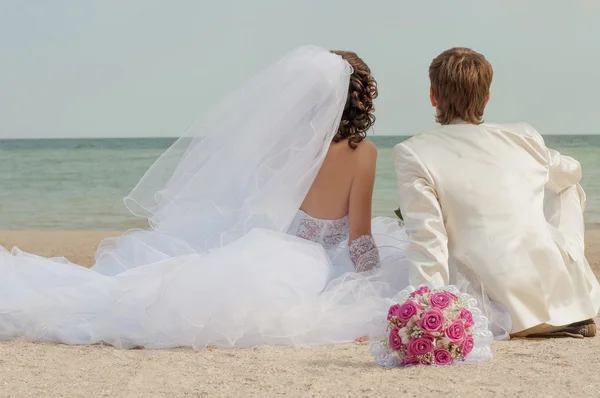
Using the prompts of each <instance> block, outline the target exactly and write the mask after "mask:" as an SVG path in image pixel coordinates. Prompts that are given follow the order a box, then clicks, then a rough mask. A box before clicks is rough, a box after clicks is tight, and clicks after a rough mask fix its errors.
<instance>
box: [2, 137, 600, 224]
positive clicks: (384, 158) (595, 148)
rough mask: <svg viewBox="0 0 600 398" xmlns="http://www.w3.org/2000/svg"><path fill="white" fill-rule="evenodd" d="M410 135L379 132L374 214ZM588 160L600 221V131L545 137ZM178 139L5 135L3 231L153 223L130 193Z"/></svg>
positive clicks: (386, 201)
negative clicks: (399, 147) (133, 204)
mask: <svg viewBox="0 0 600 398" xmlns="http://www.w3.org/2000/svg"><path fill="white" fill-rule="evenodd" d="M407 138H408V137H397V136H374V137H370V139H371V140H372V141H373V142H374V143H375V144H376V145H377V147H378V148H379V158H378V164H377V177H376V182H375V192H374V200H373V214H374V215H387V216H391V217H394V213H393V210H394V209H395V208H397V207H398V206H397V200H396V195H397V193H396V183H395V177H394V169H393V165H392V161H391V155H392V149H393V147H394V145H396V144H397V143H399V142H401V141H404V140H405V139H407ZM545 140H546V144H547V145H548V146H549V147H550V148H554V149H556V150H558V151H560V152H561V153H563V154H565V155H570V156H573V157H575V158H576V159H577V160H579V161H580V162H581V164H582V165H583V170H584V175H583V181H582V185H583V188H584V189H585V191H586V193H587V197H588V201H587V208H586V211H585V220H586V223H587V224H600V135H586V136H576V135H569V136H546V137H545ZM173 142H174V139H172V138H144V139H137V138H136V139H129V138H122V139H121V138H119V139H45V140H0V230H124V229H128V228H134V227H142V228H143V227H146V226H147V221H146V220H143V219H140V218H137V217H135V216H133V215H132V214H130V213H129V212H128V210H127V209H126V208H125V206H124V205H123V201H122V198H123V197H124V196H126V195H127V194H128V193H129V192H130V190H131V189H132V188H133V187H134V186H135V184H136V183H137V181H138V180H139V179H140V177H142V175H143V174H144V172H145V171H146V170H147V169H148V167H149V166H150V165H151V164H152V163H153V162H154V161H155V160H156V159H157V158H158V157H159V156H160V155H161V153H162V152H163V151H164V150H165V149H166V148H168V147H169V146H170V145H171V144H172V143H173Z"/></svg>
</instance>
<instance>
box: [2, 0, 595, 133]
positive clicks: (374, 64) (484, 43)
mask: <svg viewBox="0 0 600 398" xmlns="http://www.w3.org/2000/svg"><path fill="white" fill-rule="evenodd" d="M598 21H600V1H596V0H569V1H563V0H544V1H542V0H503V1H493V2H492V1H482V0H470V1H469V0H453V1H447V0H428V1H414V0H412V1H407V0H368V1H367V0H296V1H290V0H252V1H245V0H237V1H228V0H220V1H215V0H213V1H203V0H173V1H167V0H162V1H158V0H127V1H123V0H103V1H91V0H88V1H81V0H53V1H45V0H28V1H22V0H2V1H1V2H0V138H55V137H80V138H92V137H94V138H96V137H147V136H150V137H157V136H178V135H180V134H182V133H183V132H184V131H185V130H186V128H187V127H188V126H189V125H190V124H191V123H192V122H193V121H194V120H195V119H196V118H197V117H199V116H200V115H201V114H202V113H203V112H206V111H207V110H208V109H210V107H212V106H214V104H215V101H218V100H219V99H221V98H224V97H225V96H226V95H227V93H229V92H231V91H232V90H233V89H234V88H235V87H236V86H238V85H240V84H241V83H242V82H244V81H245V80H246V79H248V78H249V77H251V76H252V75H253V74H255V73H256V72H257V71H259V70H260V69H261V68H263V67H266V66H267V65H268V64H270V63H271V62H273V61H275V60H276V59H277V58H279V57H280V56H282V55H284V54H285V53H286V52H288V51H289V50H291V49H293V48H294V47H296V46H299V45H303V44H314V45H319V46H322V47H325V48H330V49H345V50H352V51H355V52H357V53H358V54H359V55H360V56H361V57H362V58H363V59H364V60H365V61H366V62H367V63H368V64H369V66H370V67H371V69H372V71H373V74H374V76H375V78H376V79H377V80H378V83H379V91H380V96H379V98H378V99H377V102H376V115H377V123H376V125H375V134H380V135H384V134H389V135H412V134H415V133H418V132H419V131H422V130H424V129H427V128H429V127H431V126H433V125H434V120H433V114H434V111H433V108H431V106H430V104H429V97H428V95H429V81H428V76H427V69H428V66H429V63H430V62H431V60H432V59H433V58H434V57H435V56H436V55H438V54H439V53H440V52H442V51H443V50H445V49H447V48H450V47H454V46H464V47H471V48H473V49H475V50H477V51H479V52H481V53H483V54H484V55H485V56H486V57H487V58H488V60H489V61H490V62H491V63H492V65H493V67H494V81H493V83H492V97H491V101H490V103H489V105H488V108H487V111H486V114H485V119H486V120H487V121H494V122H512V121H527V122H529V123H530V124H532V125H534V126H535V127H536V128H537V129H538V130H539V131H540V132H541V133H542V134H600V126H599V125H598V122H597V120H598V116H597V114H598V105H599V100H598V95H599V93H600V67H598V65H600V47H598V44H597V43H598V40H599V38H600V24H598Z"/></svg>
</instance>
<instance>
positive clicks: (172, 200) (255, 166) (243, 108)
mask: <svg viewBox="0 0 600 398" xmlns="http://www.w3.org/2000/svg"><path fill="white" fill-rule="evenodd" d="M351 73H352V68H351V67H350V66H349V65H348V63H346V62H345V61H344V60H343V59H342V58H341V57H339V56H337V55H334V54H332V53H330V52H329V51H327V50H324V49H321V48H318V47H301V48H299V49H297V50H295V51H293V52H291V53H290V54H288V55H287V56H286V57H284V58H283V59H281V60H280V61H278V62H277V63H275V64H274V65H273V66H271V67H269V68H268V69H267V70H265V71H263V72H262V73H261V74H259V75H258V76H257V77H255V78H254V79H253V80H251V81H250V83H248V84H247V85H245V86H244V87H242V88H241V89H240V90H238V91H237V92H236V93H234V94H233V95H231V96H230V97H228V98H227V99H226V100H225V101H224V102H223V103H222V104H221V105H220V106H219V107H217V108H216V110H214V111H213V113H212V114H211V115H209V116H208V117H205V119H204V120H203V122H202V123H196V124H195V125H193V126H192V127H191V128H190V130H188V132H187V133H186V135H185V136H183V137H182V138H180V139H179V140H178V141H177V142H176V143H175V144H174V145H173V146H172V147H171V148H169V150H167V151H166V152H165V154H163V155H162V156H161V157H160V158H159V159H158V160H157V162H156V163H155V164H154V165H153V166H152V167H151V168H150V170H149V171H148V172H147V173H146V175H145V176H144V177H143V178H142V180H141V181H140V183H139V184H138V185H137V186H136V187H135V189H134V190H133V191H132V193H131V194H130V195H129V196H128V197H127V198H125V204H126V206H127V207H128V208H129V209H130V210H131V211H132V212H133V213H134V214H137V215H139V216H142V217H146V218H148V220H149V224H150V226H151V229H149V230H131V231H128V232H127V233H125V234H124V235H123V236H121V237H118V238H112V239H107V240H105V241H104V242H102V244H101V245H100V247H99V248H98V251H97V254H96V263H95V265H94V266H93V267H92V268H91V269H87V268H84V267H81V266H78V265H75V264H72V263H69V262H68V261H67V260H65V259H64V258H53V259H47V258H42V257H38V256H35V255H32V254H28V253H24V252H22V251H20V250H18V249H13V250H12V251H11V252H8V251H6V250H4V249H2V248H1V247H0V339H4V340H7V339H12V338H15V337H18V336H25V337H26V338H28V339H31V340H36V341H46V342H58V343H65V344H94V343H100V342H104V343H107V344H111V345H113V346H115V347H119V348H132V347H146V348H169V347H179V346H191V347H194V348H197V349H201V348H204V347H206V346H248V345H258V344H285V345H318V344H331V343H341V342H348V341H352V340H354V339H356V338H357V337H360V336H363V335H370V336H382V335H383V334H385V316H386V314H387V310H388V308H389V306H390V304H391V303H392V299H393V297H394V296H396V295H397V294H398V293H399V291H400V290H402V289H404V288H405V287H406V285H407V281H408V269H407V266H406V263H405V261H404V251H405V247H406V240H407V239H406V235H405V233H404V230H403V229H402V228H401V227H400V226H399V225H398V220H396V219H392V218H376V219H374V220H373V223H372V230H373V237H374V241H375V243H376V244H377V246H378V248H377V249H374V248H373V245H372V240H369V239H366V238H365V239H358V240H355V241H353V242H352V244H351V245H349V242H348V238H349V224H348V217H344V218H342V219H340V220H319V219H315V218H313V217H311V216H309V215H308V214H306V213H304V212H302V211H300V210H299V208H300V205H301V203H302V201H303V199H304V197H305V195H306V193H307V192H308V190H309V188H310V186H311V185H312V182H313V180H314V178H315V176H316V174H317V172H318V170H319V168H320V166H321V164H322V162H323V159H324V158H325V156H326V154H327V149H328V146H329V144H330V143H331V141H332V138H333V136H334V135H335V132H336V131H337V127H338V125H339V122H340V119H341V115H342V112H343V109H344V105H345V102H346V97H347V91H348V84H349V76H350V74H351ZM352 245H353V246H352ZM374 262H377V263H378V266H377V267H375V268H374V269H372V270H370V271H368V272H356V271H357V270H359V271H361V270H363V269H369V268H371V267H372V266H373V265H375V264H374ZM482 304H485V303H483V302H482ZM483 327H484V328H485V325H484V326H483ZM508 330H510V327H508ZM489 343H490V342H489V340H486V339H483V340H481V341H479V342H478V341H476V345H477V344H479V345H480V346H486V347H487V346H488V345H489Z"/></svg>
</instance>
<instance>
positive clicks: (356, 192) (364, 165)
mask: <svg viewBox="0 0 600 398" xmlns="http://www.w3.org/2000/svg"><path fill="white" fill-rule="evenodd" d="M355 151H356V153H355V155H356V157H357V162H356V172H355V174H354V178H353V180H352V187H351V188H350V199H349V217H350V239H349V250H350V257H351V258H352V261H353V262H354V268H355V269H356V271H357V272H364V271H368V270H370V269H372V268H374V267H376V266H377V265H379V251H378V250H377V246H376V245H375V240H374V239H373V236H372V235H371V202H372V200H373V187H374V185H375V169H376V167H377V148H376V147H375V145H374V144H373V143H371V142H369V141H363V142H361V144H360V145H359V147H358V148H357V149H356V150H355Z"/></svg>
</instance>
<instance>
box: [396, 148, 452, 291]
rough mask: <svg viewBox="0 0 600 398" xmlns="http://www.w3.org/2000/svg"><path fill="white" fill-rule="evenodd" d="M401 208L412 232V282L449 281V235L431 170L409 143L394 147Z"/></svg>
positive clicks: (407, 226)
mask: <svg viewBox="0 0 600 398" xmlns="http://www.w3.org/2000/svg"><path fill="white" fill-rule="evenodd" d="M393 158H394V167H395V169H396V178H397V183H398V195H399V203H400V211H401V213H402V217H403V218H404V224H405V227H406V232H407V234H408V235H409V246H408V251H407V258H408V260H409V263H410V277H409V279H410V284H411V285H412V286H418V285H421V284H423V283H426V282H429V281H432V282H434V283H437V284H440V285H447V284H448V280H449V271H448V236H447V234H446V228H445V226H444V218H443V215H442V209H441V207H440V204H439V202H438V195H437V192H436V190H435V187H434V183H433V179H432V177H431V175H430V173H429V171H428V170H427V169H426V168H425V166H424V165H423V164H422V163H421V161H420V160H419V158H418V157H417V155H416V154H415V153H414V152H413V151H412V150H411V149H410V148H408V147H407V146H406V145H404V144H398V145H396V147H395V148H394V156H393Z"/></svg>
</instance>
